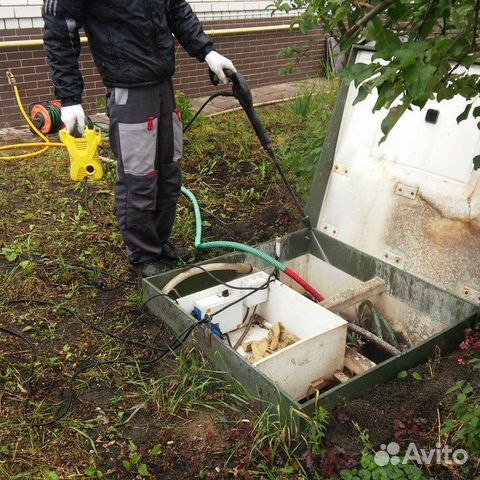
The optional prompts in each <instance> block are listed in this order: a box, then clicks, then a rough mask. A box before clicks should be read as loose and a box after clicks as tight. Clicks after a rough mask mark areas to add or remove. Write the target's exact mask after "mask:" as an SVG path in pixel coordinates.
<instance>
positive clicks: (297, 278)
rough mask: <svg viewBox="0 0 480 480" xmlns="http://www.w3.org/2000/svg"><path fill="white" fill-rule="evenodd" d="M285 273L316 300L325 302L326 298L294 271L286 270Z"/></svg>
mask: <svg viewBox="0 0 480 480" xmlns="http://www.w3.org/2000/svg"><path fill="white" fill-rule="evenodd" d="M283 273H284V274H285V275H288V276H289V277H290V278H291V279H292V280H295V281H296V282H297V283H298V284H299V285H301V286H302V287H303V288H304V289H305V290H306V291H307V292H308V293H309V294H310V295H311V296H312V297H313V298H315V300H317V301H319V302H323V301H324V300H325V297H324V296H323V295H322V294H321V293H320V292H318V291H317V290H315V289H314V288H313V287H312V286H311V285H310V284H309V283H307V282H306V281H305V280H304V279H303V278H302V277H300V276H298V275H297V274H296V273H295V272H294V271H293V270H291V269H290V268H288V267H287V268H286V269H285V270H284V271H283Z"/></svg>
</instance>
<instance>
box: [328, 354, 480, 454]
mask: <svg viewBox="0 0 480 480" xmlns="http://www.w3.org/2000/svg"><path fill="white" fill-rule="evenodd" d="M457 355H458V352H457V353H452V354H449V355H447V356H445V357H443V358H441V360H440V362H439V364H438V365H437V367H436V368H435V369H434V371H433V376H432V370H431V369H430V368H429V365H430V366H432V364H431V363H430V364H428V363H427V364H424V365H421V366H419V367H418V368H416V369H414V370H412V371H410V372H409V375H408V376H407V377H406V378H404V379H395V380H392V381H390V382H388V383H386V384H384V385H379V386H378V387H376V388H375V389H373V390H372V391H370V392H368V393H367V394H365V395H364V396H362V397H361V398H358V399H356V400H352V401H350V402H347V403H346V404H345V405H343V406H341V407H338V408H336V409H335V410H334V412H332V417H331V422H330V425H329V430H328V434H327V443H329V444H331V445H340V446H341V447H343V448H344V449H345V450H346V451H347V452H348V453H349V454H351V455H359V454H360V453H361V451H362V443H361V442H360V440H359V437H358V432H356V431H355V428H354V426H353V424H352V422H356V423H358V425H359V426H360V427H361V428H362V429H366V430H368V432H369V435H370V441H371V442H372V444H373V445H374V446H375V447H378V446H379V445H381V444H385V443H386V444H388V443H389V442H390V441H392V440H393V439H394V434H395V422H396V421H397V420H400V421H405V420H407V419H408V418H409V417H412V418H413V419H419V420H421V423H422V424H423V425H424V427H423V431H429V432H431V433H433V432H434V429H435V428H436V425H437V421H438V415H439V414H440V417H441V418H442V419H443V418H444V417H445V416H446V413H447V407H448V405H449V403H450V401H451V399H450V398H449V397H447V396H446V393H447V390H448V389H449V388H450V387H451V386H452V385H453V384H455V382H457V381H459V380H466V381H468V382H471V383H472V384H476V385H479V383H480V370H474V369H472V368H471V367H469V366H463V365H459V364H458V363H457ZM413 371H415V372H417V373H418V374H419V375H420V376H421V380H415V378H414V377H413V376H412V375H411V374H412V373H413ZM437 409H438V410H437ZM345 419H348V420H351V421H345ZM416 440H418V438H417V439H416Z"/></svg>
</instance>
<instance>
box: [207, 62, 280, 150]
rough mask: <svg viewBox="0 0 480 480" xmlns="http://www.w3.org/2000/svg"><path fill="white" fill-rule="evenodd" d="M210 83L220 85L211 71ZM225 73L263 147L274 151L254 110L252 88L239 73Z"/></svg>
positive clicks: (226, 71)
mask: <svg viewBox="0 0 480 480" xmlns="http://www.w3.org/2000/svg"><path fill="white" fill-rule="evenodd" d="M209 73H210V81H211V82H212V84H213V85H218V83H219V80H218V78H217V76H216V75H215V74H214V73H213V72H212V71H211V70H210V71H209ZM224 73H225V75H226V77H227V78H228V79H229V80H230V81H231V82H232V92H233V96H234V97H235V98H236V99H237V100H238V102H239V103H240V105H241V107H242V108H243V110H244V111H245V113H246V114H247V117H248V119H249V120H250V123H251V124H252V127H253V129H254V130H255V133H256V135H257V137H258V139H259V140H260V143H261V144H262V147H263V148H264V149H265V150H267V151H268V152H270V150H271V149H272V142H271V140H270V137H269V136H268V133H267V131H266V130H265V128H264V127H263V124H262V122H261V121H260V118H259V117H258V115H257V113H256V112H255V109H254V108H253V98H252V92H251V90H250V87H249V86H248V83H247V81H246V80H245V77H244V76H243V75H242V74H241V73H239V72H234V71H233V70H229V69H225V70H224Z"/></svg>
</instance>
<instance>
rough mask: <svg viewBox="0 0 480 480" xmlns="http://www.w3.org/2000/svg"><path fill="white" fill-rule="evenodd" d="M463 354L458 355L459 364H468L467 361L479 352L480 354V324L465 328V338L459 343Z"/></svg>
mask: <svg viewBox="0 0 480 480" xmlns="http://www.w3.org/2000/svg"><path fill="white" fill-rule="evenodd" d="M459 348H460V350H462V352H463V353H462V354H460V355H458V356H457V363H458V364H459V365H466V364H467V361H468V360H469V359H470V358H471V357H474V356H476V355H478V354H480V324H478V323H477V324H476V325H475V327H474V328H473V329H472V328H467V329H466V330H465V339H464V340H463V342H462V343H461V344H460V345H459Z"/></svg>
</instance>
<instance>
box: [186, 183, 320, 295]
mask: <svg viewBox="0 0 480 480" xmlns="http://www.w3.org/2000/svg"><path fill="white" fill-rule="evenodd" d="M182 193H183V194H184V195H185V196H186V197H187V198H188V199H189V200H190V201H191V202H192V205H193V211H194V213H195V224H196V233H195V248H197V249H198V250H207V249H209V248H229V249H234V250H240V251H242V252H245V253H250V254H251V255H255V256H256V257H258V258H260V259H262V260H263V261H264V262H266V263H268V264H270V265H272V266H273V267H275V268H277V269H278V270H279V271H280V272H283V273H284V274H285V275H288V276H289V277H290V278H291V279H293V280H295V282H297V283H298V284H299V285H301V286H302V287H303V288H304V289H305V290H306V291H307V292H308V293H310V295H312V296H313V297H314V298H315V300H317V301H318V302H323V300H325V297H324V296H323V295H322V294H321V293H320V292H318V291H317V290H316V289H315V288H313V287H312V286H311V285H310V284H309V283H307V282H306V281H305V280H304V279H303V278H301V277H300V276H298V275H297V274H296V273H295V272H294V271H293V270H291V269H290V268H288V267H287V266H286V265H284V264H283V263H281V262H279V261H278V260H276V259H275V258H273V257H271V256H270V255H267V254H266V253H264V252H262V251H260V250H258V249H256V248H254V247H251V246H250V245H245V244H243V243H238V242H229V241H222V240H219V241H215V242H206V243H203V242H202V215H201V213H200V207H199V205H198V202H197V199H196V198H195V195H194V194H193V193H192V192H191V191H190V190H188V189H187V188H185V187H182Z"/></svg>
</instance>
